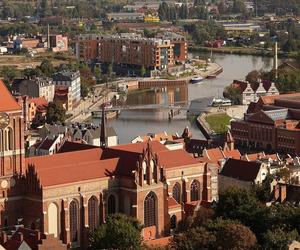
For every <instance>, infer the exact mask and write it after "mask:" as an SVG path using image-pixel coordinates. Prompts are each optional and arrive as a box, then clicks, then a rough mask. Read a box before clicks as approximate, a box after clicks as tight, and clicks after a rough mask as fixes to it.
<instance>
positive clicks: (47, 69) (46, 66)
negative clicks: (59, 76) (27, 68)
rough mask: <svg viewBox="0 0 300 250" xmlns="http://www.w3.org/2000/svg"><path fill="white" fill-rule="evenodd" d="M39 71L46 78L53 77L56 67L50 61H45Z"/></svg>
mask: <svg viewBox="0 0 300 250" xmlns="http://www.w3.org/2000/svg"><path fill="white" fill-rule="evenodd" d="M38 69H39V70H40V71H41V72H42V74H43V75H44V76H47V77H51V76H52V74H53V73H54V66H53V64H52V63H51V61H50V60H48V59H44V60H43V61H42V63H41V65H40V66H39V67H38Z"/></svg>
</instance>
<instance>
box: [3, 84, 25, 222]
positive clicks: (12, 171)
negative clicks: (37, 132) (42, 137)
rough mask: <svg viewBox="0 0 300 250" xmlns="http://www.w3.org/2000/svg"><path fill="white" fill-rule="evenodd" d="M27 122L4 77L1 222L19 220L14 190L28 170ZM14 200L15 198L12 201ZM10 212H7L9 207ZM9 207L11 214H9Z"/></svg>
mask: <svg viewBox="0 0 300 250" xmlns="http://www.w3.org/2000/svg"><path fill="white" fill-rule="evenodd" d="M24 168H25V149H24V122H23V114H22V109H21V107H20V106H19V105H18V104H17V102H16V100H15V99H14V97H13V96H12V95H11V93H10V92H9V91H8V89H7V88H6V86H5V85H4V83H3V82H2V81H0V213H1V214H0V226H1V227H3V226H7V225H10V224H13V223H15V221H16V218H15V217H17V214H18V212H17V211H16V209H18V206H16V202H17V201H16V200H17V199H7V198H8V197H11V196H16V197H17V193H15V192H16V191H15V190H14V189H15V188H14V187H15V185H16V182H17V178H18V177H17V176H18V175H19V174H21V173H24V172H25V169H24ZM10 200H13V201H10ZM4 210H5V211H6V212H5V211H4ZM8 211H9V213H10V215H9V214H8Z"/></svg>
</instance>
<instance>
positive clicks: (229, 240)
mask: <svg viewBox="0 0 300 250" xmlns="http://www.w3.org/2000/svg"><path fill="white" fill-rule="evenodd" d="M256 245H257V240H256V237H255V235H254V234H253V232H252V231H251V230H250V229H249V228H248V227H245V226H244V225H242V224H240V223H239V222H237V221H232V220H224V219H222V218H217V219H215V220H209V221H207V222H206V223H204V224H203V225H202V226H200V227H195V228H190V229H189V230H188V231H186V232H185V233H183V234H179V235H175V236H174V239H173V241H172V243H171V246H172V247H174V248H175V249H179V250H185V249H186V250H187V249H243V250H251V249H255V248H256Z"/></svg>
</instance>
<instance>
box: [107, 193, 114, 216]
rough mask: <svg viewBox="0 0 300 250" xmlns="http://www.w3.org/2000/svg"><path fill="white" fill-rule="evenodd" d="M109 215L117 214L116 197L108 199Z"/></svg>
mask: <svg viewBox="0 0 300 250" xmlns="http://www.w3.org/2000/svg"><path fill="white" fill-rule="evenodd" d="M107 213H108V214H114V213H116V198H115V196H114V195H110V196H109V197H108V199H107Z"/></svg>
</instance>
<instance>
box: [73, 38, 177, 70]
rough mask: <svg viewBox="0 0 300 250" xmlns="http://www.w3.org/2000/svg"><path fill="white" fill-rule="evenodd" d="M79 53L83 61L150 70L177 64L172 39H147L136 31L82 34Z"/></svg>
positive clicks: (78, 56)
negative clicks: (132, 32) (133, 32)
mask: <svg viewBox="0 0 300 250" xmlns="http://www.w3.org/2000/svg"><path fill="white" fill-rule="evenodd" d="M76 55H77V58H78V59H80V60H91V61H97V62H100V63H103V64H111V63H113V64H114V65H128V66H138V67H142V66H144V67H145V68H147V69H160V70H161V69H167V68H168V67H170V66H173V65H174V63H175V61H174V44H173V43H172V42H171V40H167V39H166V40H164V39H158V38H144V37H141V36H139V35H137V34H120V35H82V36H79V37H78V39H77V43H76Z"/></svg>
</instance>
